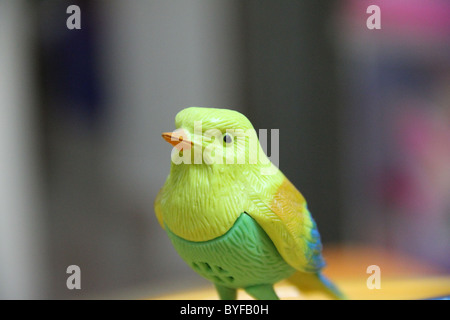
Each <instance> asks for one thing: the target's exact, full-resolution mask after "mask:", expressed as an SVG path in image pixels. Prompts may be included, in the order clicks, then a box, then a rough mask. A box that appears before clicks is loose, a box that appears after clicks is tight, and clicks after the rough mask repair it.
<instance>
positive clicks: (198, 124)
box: [162, 107, 271, 172]
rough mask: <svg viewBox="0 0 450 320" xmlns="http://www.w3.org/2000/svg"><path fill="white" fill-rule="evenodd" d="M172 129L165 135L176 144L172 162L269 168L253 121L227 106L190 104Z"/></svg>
mask: <svg viewBox="0 0 450 320" xmlns="http://www.w3.org/2000/svg"><path fill="white" fill-rule="evenodd" d="M175 127H176V129H175V130H174V131H173V132H164V133H163V134H162V137H163V138H164V139H165V140H166V141H167V142H169V143H170V144H171V145H173V146H174V148H173V151H172V157H171V158H172V165H173V166H174V165H175V166H181V167H185V166H186V165H188V166H196V167H198V168H208V169H211V168H212V169H218V170H220V171H221V172H224V171H232V170H242V169H243V168H244V169H248V168H249V167H250V166H254V167H258V168H259V167H261V168H262V167H268V166H270V165H271V164H270V161H269V160H268V159H267V157H266V155H265V153H264V151H263V150H262V148H261V146H260V143H259V140H258V136H257V134H256V131H255V129H254V128H253V125H252V124H251V122H250V121H249V120H248V119H247V117H245V116H244V115H243V114H241V113H239V112H237V111H234V110H228V109H216V108H202V107H190V108H186V109H183V110H181V111H180V112H179V113H178V114H177V115H176V117H175Z"/></svg>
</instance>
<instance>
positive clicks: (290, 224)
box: [249, 178, 324, 272]
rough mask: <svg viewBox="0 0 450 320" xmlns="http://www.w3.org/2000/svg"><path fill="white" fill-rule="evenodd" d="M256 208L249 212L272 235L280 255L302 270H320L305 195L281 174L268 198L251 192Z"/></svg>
mask: <svg viewBox="0 0 450 320" xmlns="http://www.w3.org/2000/svg"><path fill="white" fill-rule="evenodd" d="M252 198H253V199H252V200H253V202H254V204H255V205H256V207H257V209H256V210H252V212H250V213H249V214H250V215H251V216H252V217H253V218H254V219H255V220H256V222H257V223H258V224H259V225H260V226H261V227H262V228H263V229H264V231H265V232H266V233H267V234H268V236H269V237H270V238H271V239H272V241H273V243H274V245H275V247H276V248H277V249H278V252H279V253H280V255H281V256H282V257H283V258H284V259H285V260H286V262H287V263H289V265H291V266H292V267H294V268H295V269H297V270H300V271H304V272H317V271H319V270H320V269H321V268H322V267H323V265H324V262H323V260H322V256H321V249H322V245H321V243H320V237H319V233H318V232H317V228H316V224H315V222H314V220H313V219H312V217H311V215H310V213H309V211H308V208H307V205H306V201H305V199H304V197H303V196H302V194H301V193H300V192H299V191H298V190H297V189H296V188H295V186H294V185H293V184H292V183H291V182H290V181H289V180H288V179H287V178H284V179H283V182H282V183H281V185H280V186H279V187H278V189H277V191H276V192H275V194H273V196H272V199H271V201H270V202H269V201H264V200H262V199H261V197H260V196H258V194H257V193H253V196H252Z"/></svg>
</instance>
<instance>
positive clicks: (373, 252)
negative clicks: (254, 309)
mask: <svg viewBox="0 0 450 320" xmlns="http://www.w3.org/2000/svg"><path fill="white" fill-rule="evenodd" d="M324 257H325V259H326V261H327V264H328V266H327V267H326V269H325V270H324V274H325V275H326V276H327V277H329V278H330V279H331V280H332V281H333V282H334V283H335V284H336V285H337V286H338V287H339V288H340V289H341V290H342V291H343V292H344V293H345V294H346V296H347V297H348V298H349V299H357V300H366V299H370V300H377V299H386V300H390V299H400V300H404V299H408V300H409V299H430V298H436V297H441V296H448V295H450V275H449V274H446V273H445V271H444V270H442V269H441V268H439V267H437V266H434V265H431V264H429V263H426V262H424V261H421V260H419V259H416V258H413V257H410V256H407V255H405V254H400V253H396V252H389V251H386V250H382V249H377V248H371V247H335V248H328V249H327V250H325V251H324ZM370 265H377V266H379V267H380V270H381V282H380V283H381V288H380V289H369V288H368V287H367V279H368V277H369V276H370V275H371V274H370V273H367V272H366V271H367V267H368V266H370ZM275 290H276V291H277V293H278V295H279V297H280V299H286V300H289V299H313V300H315V299H327V297H326V296H325V295H323V294H321V293H308V294H303V293H300V292H298V291H297V290H296V289H295V287H293V286H292V285H290V284H289V283H288V282H287V281H282V282H280V283H277V284H276V285H275ZM150 299H161V300H184V299H189V300H214V299H218V296H217V294H216V292H215V289H214V287H213V285H212V284H211V286H210V287H207V288H197V289H193V290H190V291H186V292H176V293H172V294H168V295H164V296H157V297H150ZM238 299H242V300H248V299H252V298H251V297H250V296H249V295H247V294H246V293H245V292H244V291H243V290H239V292H238Z"/></svg>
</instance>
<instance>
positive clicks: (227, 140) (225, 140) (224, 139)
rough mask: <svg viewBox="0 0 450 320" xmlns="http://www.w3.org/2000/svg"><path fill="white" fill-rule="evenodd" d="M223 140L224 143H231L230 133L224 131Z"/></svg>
mask: <svg viewBox="0 0 450 320" xmlns="http://www.w3.org/2000/svg"><path fill="white" fill-rule="evenodd" d="M223 142H225V143H232V142H233V137H232V136H231V134H228V133H225V134H224V135H223Z"/></svg>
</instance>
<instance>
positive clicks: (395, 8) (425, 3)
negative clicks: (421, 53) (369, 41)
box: [341, 0, 450, 38]
mask: <svg viewBox="0 0 450 320" xmlns="http://www.w3.org/2000/svg"><path fill="white" fill-rule="evenodd" d="M370 5H377V6H378V7H379V8H380V11H381V17H382V28H381V31H382V33H383V34H385V35H389V36H393V35H398V34H407V35H414V37H419V38H420V37H428V36H433V37H434V36H440V37H443V36H446V35H449V34H450V1H446V0H372V1H369V0H348V1H346V2H345V4H344V5H343V6H342V8H341V9H342V15H343V16H345V17H346V19H348V20H349V21H351V22H352V24H354V27H355V28H359V27H361V26H365V24H366V19H367V17H368V16H369V15H370V14H368V13H366V10H367V8H368V7H369V6H370ZM361 13H364V14H361Z"/></svg>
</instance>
